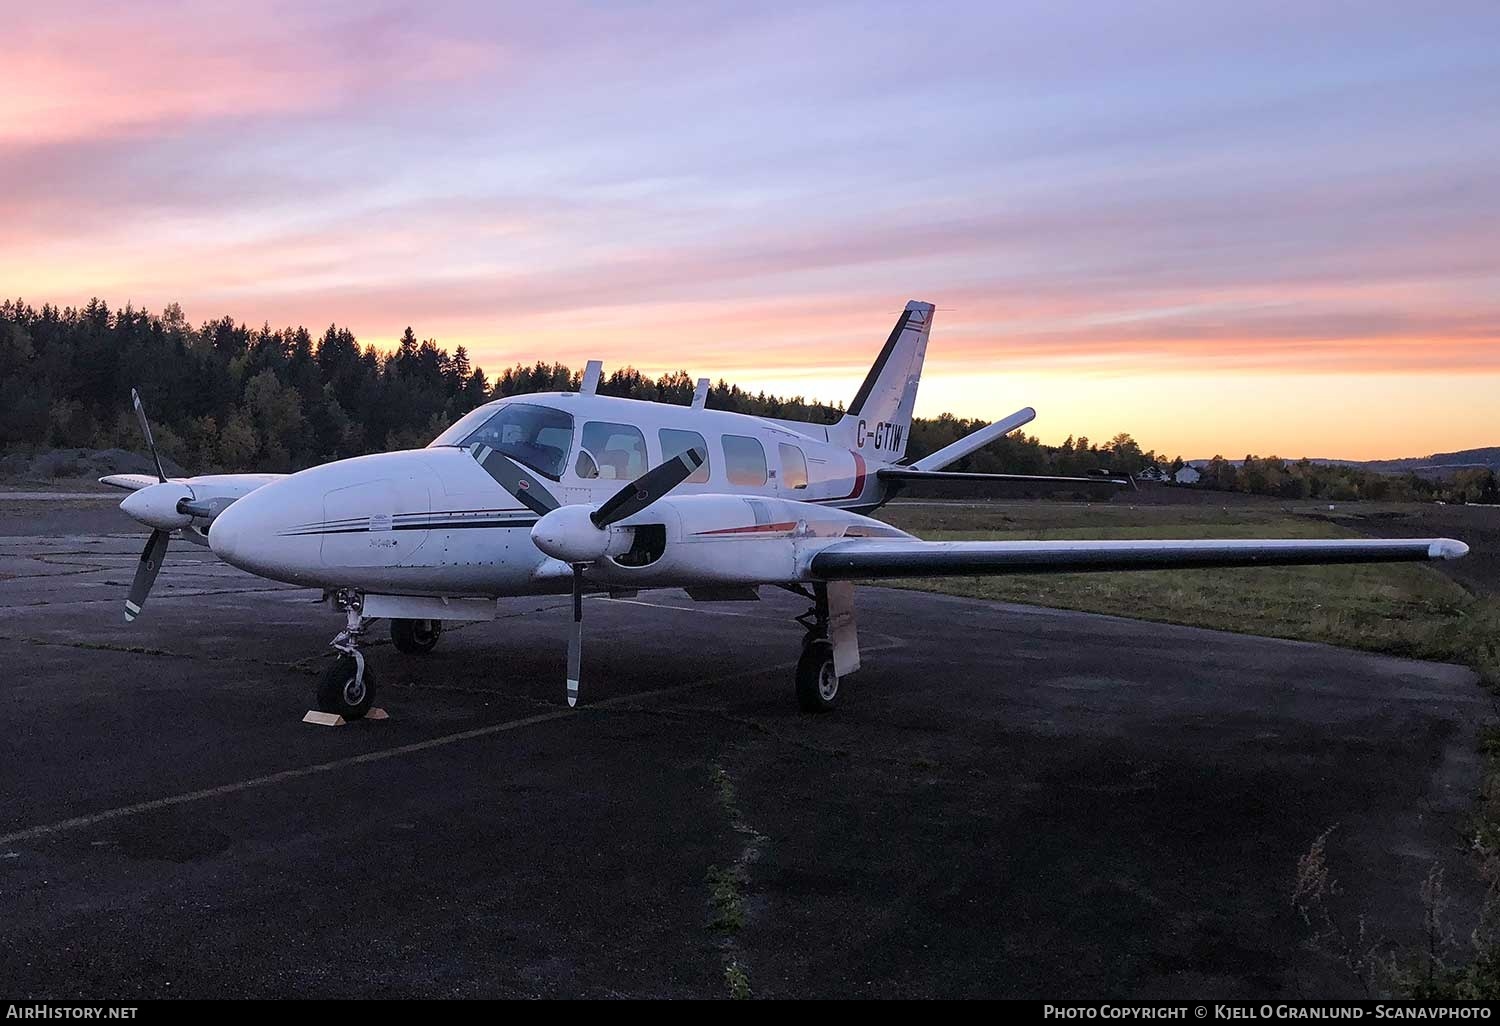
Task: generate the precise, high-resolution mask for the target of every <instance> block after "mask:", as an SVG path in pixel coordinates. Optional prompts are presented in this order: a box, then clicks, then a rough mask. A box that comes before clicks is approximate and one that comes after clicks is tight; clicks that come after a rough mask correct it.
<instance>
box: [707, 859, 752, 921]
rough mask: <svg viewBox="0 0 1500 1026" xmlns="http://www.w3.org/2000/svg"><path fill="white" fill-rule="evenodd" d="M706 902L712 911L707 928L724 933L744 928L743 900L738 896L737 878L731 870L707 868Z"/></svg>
mask: <svg viewBox="0 0 1500 1026" xmlns="http://www.w3.org/2000/svg"><path fill="white" fill-rule="evenodd" d="M708 901H709V904H710V906H712V908H713V910H714V916H713V919H712V920H711V921H710V922H709V926H710V927H711V928H713V929H715V930H722V931H723V932H725V933H738V932H739V931H740V930H743V929H744V928H745V899H744V898H743V897H742V896H741V895H740V881H739V877H738V876H737V875H736V874H735V872H734V871H733V870H732V869H720V868H719V867H718V866H709V867H708Z"/></svg>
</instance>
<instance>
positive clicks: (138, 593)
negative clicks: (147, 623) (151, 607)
mask: <svg viewBox="0 0 1500 1026" xmlns="http://www.w3.org/2000/svg"><path fill="white" fill-rule="evenodd" d="M171 540H172V532H170V531H161V530H156V531H152V532H151V537H150V539H148V540H147V542H146V548H145V551H143V552H142V553H141V562H140V565H139V566H137V567H136V568H135V580H133V581H131V582H130V596H129V597H128V598H127V599H126V600H125V622H126V623H129V622H130V621H131V620H134V619H135V618H136V617H138V616H140V615H141V607H142V606H143V605H145V604H146V596H147V595H149V594H151V585H153V584H155V583H156V575H157V573H158V572H159V571H160V570H161V561H162V560H163V559H165V558H166V555H167V542H169V541H171Z"/></svg>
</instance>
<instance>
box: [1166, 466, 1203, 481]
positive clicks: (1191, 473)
mask: <svg viewBox="0 0 1500 1026" xmlns="http://www.w3.org/2000/svg"><path fill="white" fill-rule="evenodd" d="M1202 476H1203V475H1202V474H1200V473H1198V471H1197V470H1196V469H1195V468H1193V467H1183V468H1182V469H1181V470H1179V471H1178V472H1177V473H1175V474H1173V475H1172V480H1173V481H1174V482H1176V483H1177V484H1180V485H1190V484H1197V483H1198V480H1199V478H1201V477H1202Z"/></svg>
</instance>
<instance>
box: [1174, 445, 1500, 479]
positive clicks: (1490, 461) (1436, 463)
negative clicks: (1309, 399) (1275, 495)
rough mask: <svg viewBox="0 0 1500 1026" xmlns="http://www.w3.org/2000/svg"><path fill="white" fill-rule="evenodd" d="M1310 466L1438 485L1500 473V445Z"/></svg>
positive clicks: (1201, 465) (1316, 459)
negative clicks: (1468, 473)
mask: <svg viewBox="0 0 1500 1026" xmlns="http://www.w3.org/2000/svg"><path fill="white" fill-rule="evenodd" d="M1188 462H1189V463H1190V464H1192V465H1193V466H1194V467H1197V468H1198V469H1200V470H1201V469H1203V468H1204V467H1206V466H1208V465H1209V464H1210V463H1211V462H1213V461H1212V460H1189V461H1188ZM1227 462H1229V463H1232V464H1234V465H1235V466H1240V465H1242V464H1243V463H1244V462H1245V461H1244V460H1228V461H1227ZM1308 462H1310V463H1315V464H1317V465H1318V466H1323V467H1353V468H1356V469H1358V470H1367V471H1369V472H1370V473H1372V474H1395V475H1404V474H1416V475H1417V476H1418V477H1424V478H1427V479H1428V480H1433V481H1438V480H1444V479H1446V478H1451V477H1453V476H1454V475H1455V474H1458V473H1460V472H1461V471H1465V470H1493V471H1495V472H1496V473H1500V445H1490V446H1485V447H1482V448H1479V449H1461V450H1459V451H1458V452H1438V453H1433V454H1432V455H1431V456H1407V457H1404V458H1402V459H1395V460H1338V459H1327V458H1323V457H1312V458H1310V459H1309V460H1308Z"/></svg>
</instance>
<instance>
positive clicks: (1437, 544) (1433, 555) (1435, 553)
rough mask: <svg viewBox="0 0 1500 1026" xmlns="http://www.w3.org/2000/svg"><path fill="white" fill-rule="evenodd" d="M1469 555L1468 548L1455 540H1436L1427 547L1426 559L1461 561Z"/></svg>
mask: <svg viewBox="0 0 1500 1026" xmlns="http://www.w3.org/2000/svg"><path fill="white" fill-rule="evenodd" d="M1468 554H1469V547H1468V546H1467V545H1465V544H1464V543H1463V542H1461V541H1459V540H1457V539H1456V538H1437V539H1434V540H1433V542H1432V544H1431V545H1429V546H1427V558H1428V559H1462V558H1463V557H1464V556H1467V555H1468Z"/></svg>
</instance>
